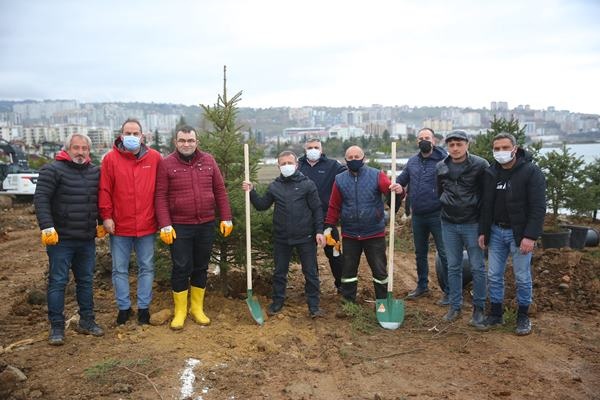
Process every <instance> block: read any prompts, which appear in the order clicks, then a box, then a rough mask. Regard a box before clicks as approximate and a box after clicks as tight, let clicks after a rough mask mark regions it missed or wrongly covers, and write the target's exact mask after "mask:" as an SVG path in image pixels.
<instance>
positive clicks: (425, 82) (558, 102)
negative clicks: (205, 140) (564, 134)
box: [0, 0, 600, 113]
mask: <svg viewBox="0 0 600 400" xmlns="http://www.w3.org/2000/svg"><path fill="white" fill-rule="evenodd" d="M225 64H226V65H227V68H228V88H229V90H230V92H231V93H233V92H237V91H239V90H243V92H244V93H243V97H242V102H241V103H240V106H242V107H271V106H310V105H313V106H361V105H363V106H368V105H371V104H383V105H390V106H393V105H403V104H408V105H411V106H428V105H432V106H434V105H439V106H451V105H453V106H461V107H474V108H481V107H487V108H489V107H490V102H491V101H508V103H509V106H510V107H514V106H516V105H518V104H530V105H531V106H532V107H533V108H538V109H539V108H546V107H548V106H555V107H557V108H558V109H568V110H571V111H576V112H590V113H600V1H598V0H589V1H582V0H565V1H556V0H555V1H553V0H540V1H537V0H529V1H525V0H502V1H486V0H479V1H476V0H473V1H468V0H453V1H445V0H414V1H405V0H391V1H377V0H364V1H354V0H343V1H329V0H318V1H315V0H302V1H285V0H272V1H261V0H252V1H242V0H240V1H233V0H216V1H212V0H202V1H200V0H198V1H191V0H190V1H177V0H171V1H158V0H156V1H154V0H143V1H142V0H140V1H125V0H120V1H116V0H114V1H113V0H102V1H100V0H89V1H75V0H73V1H68V0H27V1H20V0H0V99H4V100H20V99H50V98H52V99H58V98H60V99H76V100H79V101H84V102H93V101H102V102H104V101H144V102H151V101H153V102H168V103H181V104H187V105H191V104H199V103H202V104H212V103H214V102H215V100H216V96H217V93H219V91H220V90H221V89H222V69H223V65H225Z"/></svg>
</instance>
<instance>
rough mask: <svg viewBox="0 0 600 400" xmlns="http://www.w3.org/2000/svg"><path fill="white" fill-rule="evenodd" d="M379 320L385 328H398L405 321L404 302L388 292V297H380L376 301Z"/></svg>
mask: <svg viewBox="0 0 600 400" xmlns="http://www.w3.org/2000/svg"><path fill="white" fill-rule="evenodd" d="M376 314H377V321H378V322H379V325H381V327H382V328H384V329H391V330H394V329H398V328H399V327H400V325H402V322H403V321H404V302H403V301H402V300H396V299H394V298H393V297H392V293H390V292H388V295H387V298H385V299H378V300H377V303H376Z"/></svg>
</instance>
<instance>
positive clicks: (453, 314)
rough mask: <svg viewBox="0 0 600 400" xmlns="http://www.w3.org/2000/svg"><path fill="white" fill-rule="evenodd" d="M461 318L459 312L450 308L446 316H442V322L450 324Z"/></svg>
mask: <svg viewBox="0 0 600 400" xmlns="http://www.w3.org/2000/svg"><path fill="white" fill-rule="evenodd" d="M460 316H461V312H460V310H455V309H453V308H450V309H449V310H448V312H447V313H446V315H444V318H443V319H444V321H447V322H452V321H456V320H457V319H459V318H460Z"/></svg>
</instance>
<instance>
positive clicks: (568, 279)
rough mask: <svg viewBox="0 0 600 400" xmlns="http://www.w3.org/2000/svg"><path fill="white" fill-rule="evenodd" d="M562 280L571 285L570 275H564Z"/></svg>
mask: <svg viewBox="0 0 600 400" xmlns="http://www.w3.org/2000/svg"><path fill="white" fill-rule="evenodd" d="M560 280H561V281H563V282H565V283H569V282H571V277H570V276H569V275H564V276H563V277H562V278H560Z"/></svg>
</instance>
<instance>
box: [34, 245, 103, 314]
mask: <svg viewBox="0 0 600 400" xmlns="http://www.w3.org/2000/svg"><path fill="white" fill-rule="evenodd" d="M46 252H47V253H48V259H49V263H50V270H49V273H48V319H49V320H50V323H51V324H52V325H64V324H65V316H64V310H65V288H66V286H67V283H68V282H69V270H73V276H74V277H75V285H76V286H75V293H76V296H77V304H78V305H79V316H80V318H81V319H82V320H93V319H94V298H93V290H92V283H93V281H94V267H95V266H96V243H95V242H94V240H93V239H92V240H60V241H59V242H58V244H56V245H54V246H48V247H46Z"/></svg>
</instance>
